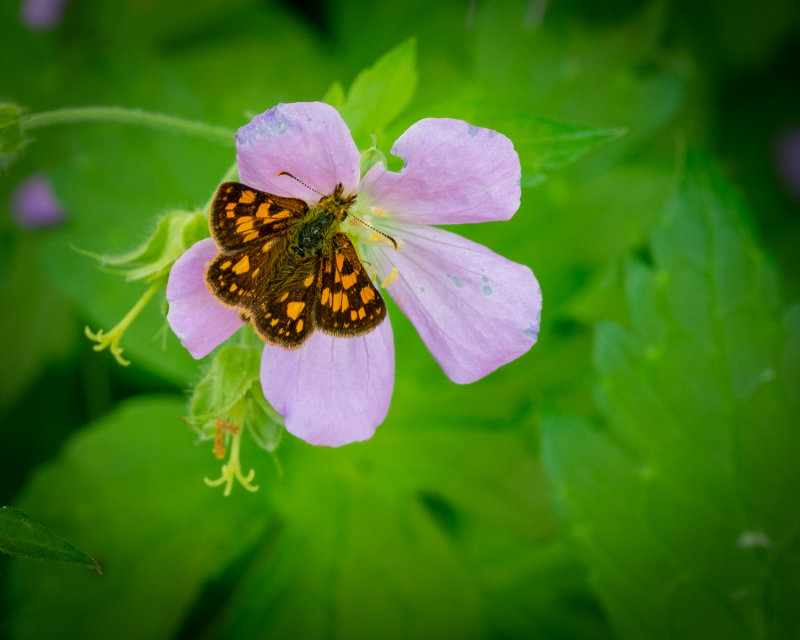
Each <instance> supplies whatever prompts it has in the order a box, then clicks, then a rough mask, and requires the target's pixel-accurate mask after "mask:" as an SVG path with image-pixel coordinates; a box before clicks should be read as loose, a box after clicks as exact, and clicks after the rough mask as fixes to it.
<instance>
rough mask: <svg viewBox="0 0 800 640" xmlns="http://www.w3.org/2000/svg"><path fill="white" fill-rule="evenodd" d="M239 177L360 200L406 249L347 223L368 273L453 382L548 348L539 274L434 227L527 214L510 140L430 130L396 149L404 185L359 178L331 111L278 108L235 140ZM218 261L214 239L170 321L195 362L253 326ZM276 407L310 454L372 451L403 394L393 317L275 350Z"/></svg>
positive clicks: (266, 365)
mask: <svg viewBox="0 0 800 640" xmlns="http://www.w3.org/2000/svg"><path fill="white" fill-rule="evenodd" d="M236 149H237V161H238V164H239V178H240V180H241V181H242V182H243V183H244V184H247V185H248V186H251V187H254V188H255V189H259V190H261V191H267V192H270V193H274V194H278V195H283V196H292V197H295V198H302V199H303V200H306V201H307V202H308V203H309V205H313V204H315V203H316V202H317V201H318V200H319V198H320V196H319V194H317V193H314V192H313V191H311V190H309V189H307V188H306V187H305V186H303V185H302V184H299V183H298V182H296V181H294V180H292V179H291V178H288V177H287V176H285V175H281V176H277V175H276V174H277V173H278V172H279V171H284V172H289V173H291V174H293V175H295V176H297V177H298V178H299V179H301V180H302V181H303V182H305V183H306V184H308V185H309V186H310V187H311V188H313V189H316V190H317V191H319V192H321V193H325V194H327V193H331V192H332V191H333V189H334V187H335V186H336V184H337V183H339V182H341V183H342V184H343V185H344V192H345V194H357V199H356V202H355V203H354V204H353V206H352V207H351V209H350V213H351V214H353V216H357V217H358V218H361V219H362V220H363V221H365V222H367V223H368V224H370V225H371V226H372V227H374V228H375V229H378V230H379V231H381V232H383V233H385V234H387V235H388V236H391V237H392V238H394V240H395V241H396V242H397V244H398V249H395V247H394V245H393V244H392V243H391V242H389V241H387V239H386V238H385V237H384V236H383V235H381V234H378V233H375V232H374V231H373V230H372V229H368V228H366V227H364V226H363V225H361V224H360V223H358V222H357V221H355V220H353V219H352V217H350V218H348V219H347V220H346V221H345V222H344V223H343V225H342V229H343V230H344V231H345V232H347V233H348V234H349V235H350V236H351V238H352V239H353V240H354V243H355V244H356V246H357V248H358V251H359V253H360V256H361V258H362V261H364V263H365V264H367V265H369V266H370V267H371V268H373V269H374V270H375V274H376V276H377V278H378V281H379V282H382V283H383V285H384V288H385V290H386V291H387V292H388V293H389V294H390V295H391V296H392V298H393V299H394V301H395V302H396V303H397V306H398V307H400V309H401V310H402V311H403V312H404V313H405V314H406V315H407V316H408V318H409V319H410V320H411V322H412V323H413V324H414V326H415V327H416V329H417V331H419V334H420V336H421V337H422V340H423V341H424V343H425V344H426V346H427V347H428V349H429V350H430V351H431V353H432V354H433V356H434V358H435V359H436V360H437V361H438V362H439V364H440V365H441V367H442V369H443V370H444V372H445V373H446V374H447V375H448V377H450V379H451V380H453V381H454V382H458V383H468V382H473V381H475V380H478V379H479V378H482V377H484V376H486V375H488V374H489V373H491V372H492V371H494V370H495V369H497V368H498V367H499V366H501V365H503V364H505V363H507V362H510V361H511V360H514V359H515V358H518V357H519V356H521V355H522V354H524V353H525V352H527V351H528V350H529V349H530V348H531V347H532V346H533V344H534V343H535V342H536V338H537V336H538V332H539V316H540V312H541V291H540V289H539V284H538V282H537V281H536V278H535V277H534V275H533V273H532V272H531V270H530V269H529V268H528V267H526V266H524V265H521V264H517V263H514V262H511V261H510V260H507V259H506V258H503V257H502V256H500V255H498V254H496V253H494V252H492V251H490V250H489V249H487V248H486V247H484V246H482V245H479V244H476V243H474V242H472V241H470V240H466V239H465V238H462V237H461V236H458V235H455V234H453V233H450V232H448V231H444V230H442V229H438V228H436V227H432V226H429V225H431V224H459V223H465V222H484V221H490V220H508V219H509V218H511V216H513V215H514V213H515V212H516V210H517V209H518V207H519V201H520V186H519V181H520V164H519V158H518V156H517V153H516V152H515V151H514V147H513V145H512V143H511V141H510V140H509V139H508V138H506V137H505V136H503V135H501V134H499V133H497V132H495V131H491V130H489V129H482V128H479V127H475V126H472V125H470V124H468V123H466V122H464V121H461V120H452V119H448V118H427V119H425V120H420V121H419V122H417V123H416V124H414V125H413V126H411V127H410V128H409V129H408V130H407V131H406V132H405V133H404V134H403V135H402V136H400V138H399V139H398V140H397V142H395V144H394V146H393V147H392V153H393V154H394V155H396V156H399V157H400V158H402V159H403V160H404V161H405V166H404V167H403V169H402V171H400V172H393V171H389V170H387V169H386V167H385V166H384V165H383V164H382V163H379V164H376V165H375V166H373V167H372V168H371V169H370V170H369V171H368V172H367V174H366V175H365V176H364V177H363V178H361V177H360V171H359V160H360V155H359V151H358V149H357V148H356V145H355V143H354V142H353V139H352V138H351V136H350V132H349V130H348V129H347V125H346V124H345V123H344V121H343V120H342V118H341V116H340V115H339V114H338V112H337V111H336V110H335V109H334V108H333V107H330V106H329V105H326V104H323V103H318V102H311V103H294V104H279V105H278V106H276V107H274V108H272V109H270V110H269V111H267V112H265V113H263V114H261V115H259V116H256V118H255V119H253V121H252V122H250V123H249V124H247V125H245V126H244V127H242V128H241V129H239V131H238V133H237V135H236ZM216 254H217V249H216V247H215V245H214V242H213V240H211V239H207V240H202V241H200V242H198V243H197V244H195V245H194V246H193V247H191V248H190V249H189V250H188V251H187V252H186V253H185V254H184V255H183V256H181V258H179V259H178V260H177V261H176V262H175V265H174V266H173V268H172V271H171V273H170V278H169V283H168V285H167V300H168V301H169V304H170V309H169V314H168V316H167V318H168V320H169V323H170V325H171V326H172V329H173V331H174V332H175V333H176V335H177V336H178V337H179V338H180V339H181V342H182V343H183V345H184V346H185V347H186V348H187V349H188V350H189V352H190V353H191V354H192V355H193V356H194V357H195V358H201V357H203V356H205V355H207V354H208V353H210V352H211V351H212V350H213V349H214V348H215V347H216V346H217V345H219V344H220V343H222V342H223V341H224V340H226V339H227V338H228V337H230V336H231V335H232V334H233V333H234V332H235V331H236V330H237V329H238V328H239V327H240V326H241V324H242V322H241V320H240V319H239V313H238V311H236V310H232V309H228V308H226V307H224V306H222V305H221V304H219V303H218V302H217V301H216V299H215V298H214V297H213V296H212V294H211V293H210V292H209V290H208V288H207V287H206V284H205V279H204V269H205V265H207V264H208V262H210V261H211V260H212V259H213V258H214V257H215V255H216ZM261 384H262V387H263V391H264V395H265V397H266V398H267V400H268V401H269V402H270V403H271V404H272V406H273V407H274V408H275V409H276V410H277V411H278V412H279V413H281V414H282V415H283V416H284V420H285V423H286V428H287V430H288V431H289V432H290V433H292V434H294V435H295V436H297V437H299V438H302V439H303V440H306V441H307V442H309V443H311V444H317V445H328V446H339V445H343V444H347V443H350V442H356V441H359V440H365V439H367V438H370V437H371V436H372V435H373V433H374V432H375V429H376V428H377V426H378V425H379V424H380V423H381V422H382V421H383V419H384V418H385V417H386V413H387V412H388V409H389V402H390V400H391V395H392V388H393V386H394V345H393V338H392V328H391V324H390V322H389V320H388V318H387V320H386V321H384V322H383V323H382V324H381V325H379V326H378V327H377V328H376V329H375V330H374V331H372V332H371V333H368V334H367V335H364V336H361V337H357V338H337V337H332V336H329V335H326V334H324V333H321V332H319V331H317V332H316V333H314V334H313V335H312V336H311V337H310V338H309V339H308V340H307V341H306V342H305V343H304V344H303V345H302V346H301V347H300V348H299V349H297V350H294V351H288V350H285V349H282V348H281V347H277V346H273V345H270V344H267V345H265V347H264V353H263V357H262V361H261Z"/></svg>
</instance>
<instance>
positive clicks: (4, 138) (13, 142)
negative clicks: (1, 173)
mask: <svg viewBox="0 0 800 640" xmlns="http://www.w3.org/2000/svg"><path fill="white" fill-rule="evenodd" d="M21 115H22V114H21V111H20V108H19V107H18V106H17V105H15V104H9V103H4V104H0V166H3V165H6V164H7V163H8V162H10V161H11V160H12V159H13V158H14V156H15V155H16V154H17V152H18V151H20V150H21V149H22V148H23V147H24V146H25V136H24V135H23V134H22V129H21V128H20V125H19V120H20V116H21Z"/></svg>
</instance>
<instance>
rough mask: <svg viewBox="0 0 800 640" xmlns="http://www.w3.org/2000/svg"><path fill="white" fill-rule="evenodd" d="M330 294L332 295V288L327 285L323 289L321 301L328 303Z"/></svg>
mask: <svg viewBox="0 0 800 640" xmlns="http://www.w3.org/2000/svg"><path fill="white" fill-rule="evenodd" d="M330 295H331V290H330V289H328V287H325V288H324V289H323V290H322V296H320V302H321V303H322V304H328V298H329V297H330Z"/></svg>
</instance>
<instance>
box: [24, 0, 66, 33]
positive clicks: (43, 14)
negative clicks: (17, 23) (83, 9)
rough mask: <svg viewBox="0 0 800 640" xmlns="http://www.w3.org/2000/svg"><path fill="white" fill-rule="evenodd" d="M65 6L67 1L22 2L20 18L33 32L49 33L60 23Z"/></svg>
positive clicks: (26, 0) (36, 0) (32, 0)
mask: <svg viewBox="0 0 800 640" xmlns="http://www.w3.org/2000/svg"><path fill="white" fill-rule="evenodd" d="M66 4H67V0H22V4H21V5H20V8H19V14H20V18H21V20H22V23H23V24H24V25H25V26H26V27H28V28H29V29H31V30H33V31H49V30H51V29H54V28H55V27H57V26H58V24H59V23H60V22H61V18H62V16H63V15H64V9H65V8H66Z"/></svg>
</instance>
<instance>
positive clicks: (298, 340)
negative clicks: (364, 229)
mask: <svg viewBox="0 0 800 640" xmlns="http://www.w3.org/2000/svg"><path fill="white" fill-rule="evenodd" d="M319 264H320V259H319V256H318V255H310V256H305V257H300V256H298V255H297V254H295V253H291V252H290V253H288V254H287V256H286V259H285V260H284V262H283V263H282V264H281V265H280V267H279V268H278V271H277V272H276V274H275V277H274V278H273V279H272V281H271V283H270V285H269V287H268V288H267V290H266V292H265V294H264V295H262V296H261V297H260V298H259V300H257V301H256V302H255V304H254V305H253V306H252V307H251V308H250V309H249V310H248V311H249V318H248V319H249V320H250V321H251V322H252V323H253V327H255V330H256V332H257V333H258V335H259V336H261V338H262V339H263V340H264V341H265V342H269V343H271V344H277V345H279V346H281V347H283V348H285V349H296V348H297V347H299V346H300V345H301V344H303V342H305V341H306V339H307V338H308V336H310V335H311V334H312V333H313V332H314V328H315V324H314V305H315V304H316V298H317V279H318V277H319Z"/></svg>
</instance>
